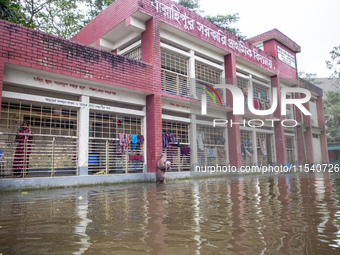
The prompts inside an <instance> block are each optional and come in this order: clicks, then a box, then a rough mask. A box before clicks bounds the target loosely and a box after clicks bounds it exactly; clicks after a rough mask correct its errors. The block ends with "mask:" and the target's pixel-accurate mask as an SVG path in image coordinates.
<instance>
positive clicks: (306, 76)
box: [298, 71, 323, 86]
mask: <svg viewBox="0 0 340 255" xmlns="http://www.w3.org/2000/svg"><path fill="white" fill-rule="evenodd" d="M298 76H299V77H300V78H302V79H304V80H306V81H308V82H310V83H312V84H314V85H316V86H320V85H322V84H323V82H322V81H321V80H320V79H319V80H318V79H317V78H316V73H305V72H301V71H300V72H299V74H298Z"/></svg>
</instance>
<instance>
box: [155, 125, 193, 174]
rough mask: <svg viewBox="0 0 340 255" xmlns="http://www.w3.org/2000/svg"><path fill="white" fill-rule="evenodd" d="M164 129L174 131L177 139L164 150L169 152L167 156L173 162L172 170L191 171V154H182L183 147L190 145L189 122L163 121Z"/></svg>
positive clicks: (164, 130)
mask: <svg viewBox="0 0 340 255" xmlns="http://www.w3.org/2000/svg"><path fill="white" fill-rule="evenodd" d="M162 131H163V132H168V133H172V134H173V135H174V138H175V141H176V142H175V143H170V144H169V146H168V147H166V148H163V152H164V153H166V154H167V158H168V160H169V161H170V162H171V171H190V169H191V163H190V154H189V155H184V154H181V147H190V142H189V141H190V137H189V124H187V123H179V122H173V121H163V122H162ZM178 144H179V146H178Z"/></svg>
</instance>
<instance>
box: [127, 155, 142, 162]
mask: <svg viewBox="0 0 340 255" xmlns="http://www.w3.org/2000/svg"><path fill="white" fill-rule="evenodd" d="M129 160H130V161H132V160H138V161H143V156H142V155H129Z"/></svg>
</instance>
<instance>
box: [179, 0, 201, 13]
mask: <svg viewBox="0 0 340 255" xmlns="http://www.w3.org/2000/svg"><path fill="white" fill-rule="evenodd" d="M199 2H200V0H179V1H178V3H179V4H180V5H182V6H184V7H186V8H188V9H190V10H192V11H194V12H197V11H198V9H199V8H200V5H199Z"/></svg>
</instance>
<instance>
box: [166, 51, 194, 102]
mask: <svg viewBox="0 0 340 255" xmlns="http://www.w3.org/2000/svg"><path fill="white" fill-rule="evenodd" d="M161 69H162V91H165V92H166V93H169V94H175V95H180V96H185V97H189V96H190V93H189V91H190V87H189V86H190V84H189V71H188V70H189V59H188V58H187V57H184V56H182V55H180V54H177V53H175V52H172V51H169V50H165V49H161Z"/></svg>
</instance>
